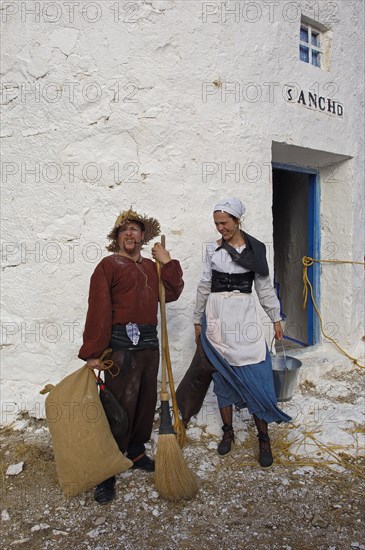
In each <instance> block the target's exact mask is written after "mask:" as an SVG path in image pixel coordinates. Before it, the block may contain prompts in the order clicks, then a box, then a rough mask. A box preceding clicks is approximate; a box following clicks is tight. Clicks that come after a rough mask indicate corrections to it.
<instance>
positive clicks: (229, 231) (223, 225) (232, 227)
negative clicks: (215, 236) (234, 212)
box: [213, 212, 238, 241]
mask: <svg viewBox="0 0 365 550" xmlns="http://www.w3.org/2000/svg"><path fill="white" fill-rule="evenodd" d="M213 218H214V223H215V226H216V228H217V230H218V231H219V233H220V234H221V235H222V237H223V239H224V240H225V241H229V240H230V239H232V237H233V236H234V235H235V233H236V231H237V230H238V224H237V222H236V220H234V219H233V218H232V217H231V216H230V215H229V214H227V213H226V212H214V214H213Z"/></svg>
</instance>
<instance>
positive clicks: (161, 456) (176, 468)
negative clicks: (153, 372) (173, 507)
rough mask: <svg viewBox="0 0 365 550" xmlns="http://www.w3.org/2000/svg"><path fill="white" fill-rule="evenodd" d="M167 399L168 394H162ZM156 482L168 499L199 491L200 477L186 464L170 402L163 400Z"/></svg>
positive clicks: (189, 496) (163, 495)
mask: <svg viewBox="0 0 365 550" xmlns="http://www.w3.org/2000/svg"><path fill="white" fill-rule="evenodd" d="M161 395H162V396H163V398H164V399H165V396H166V395H167V396H168V394H161ZM155 468H156V469H155V482H156V488H157V491H158V493H159V495H160V496H161V497H162V498H165V499H166V500H181V499H186V500H189V499H191V498H194V497H195V495H196V494H197V492H198V488H199V486H198V478H197V477H196V475H195V474H194V473H192V472H191V471H190V470H189V468H188V466H187V465H186V462H185V459H184V455H183V452H182V450H181V448H180V446H179V443H178V441H177V439H176V436H175V432H174V429H173V427H172V422H171V416H170V410H169V402H168V401H167V400H163V401H161V425H160V432H159V435H158V440H157V452H156V466H155Z"/></svg>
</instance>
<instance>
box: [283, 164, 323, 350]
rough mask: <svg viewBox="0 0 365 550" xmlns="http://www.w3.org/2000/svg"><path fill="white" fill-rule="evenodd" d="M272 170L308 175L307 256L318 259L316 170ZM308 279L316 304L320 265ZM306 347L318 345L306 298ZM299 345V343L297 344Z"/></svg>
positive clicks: (316, 322)
mask: <svg viewBox="0 0 365 550" xmlns="http://www.w3.org/2000/svg"><path fill="white" fill-rule="evenodd" d="M272 168H273V169H278V170H287V171H289V172H301V173H304V174H308V176H309V178H308V183H309V185H308V252H307V254H306V255H307V256H310V257H311V258H315V259H317V258H319V257H320V244H321V242H320V236H321V233H320V186H319V172H318V171H317V170H314V169H311V168H306V167H302V166H297V165H293V164H282V163H278V162H273V163H272ZM308 278H309V280H310V283H311V285H312V287H313V295H314V299H315V301H316V303H317V304H319V300H320V265H319V264H318V263H315V264H313V266H312V267H309V268H308ZM307 311H308V345H310V346H312V345H314V344H318V343H319V338H320V327H319V320H318V317H317V315H316V313H315V311H314V307H313V303H312V300H311V298H310V296H309V297H308V301H307ZM298 343H300V342H298Z"/></svg>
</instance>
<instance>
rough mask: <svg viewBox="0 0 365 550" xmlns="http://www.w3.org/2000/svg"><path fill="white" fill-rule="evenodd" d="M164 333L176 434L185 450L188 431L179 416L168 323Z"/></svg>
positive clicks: (163, 324)
mask: <svg viewBox="0 0 365 550" xmlns="http://www.w3.org/2000/svg"><path fill="white" fill-rule="evenodd" d="M162 332H163V335H164V337H163V341H164V346H165V350H164V353H165V357H166V367H167V375H168V379H169V386H170V393H171V401H172V410H173V413H174V432H175V435H176V438H177V441H178V443H179V445H180V447H181V448H183V447H184V445H185V441H186V430H185V426H184V424H183V421H182V420H181V418H180V416H179V407H178V406H177V399H176V392H175V384H174V378H173V375H172V368H171V359H170V351H169V337H168V333H167V327H166V322H165V323H162Z"/></svg>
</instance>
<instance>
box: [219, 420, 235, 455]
mask: <svg viewBox="0 0 365 550" xmlns="http://www.w3.org/2000/svg"><path fill="white" fill-rule="evenodd" d="M222 430H223V437H222V441H221V442H220V443H219V445H218V454H219V455H221V456H224V455H227V454H228V453H229V452H230V450H231V448H232V443H233V441H234V431H233V427H232V426H231V424H224V425H223V426H222Z"/></svg>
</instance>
